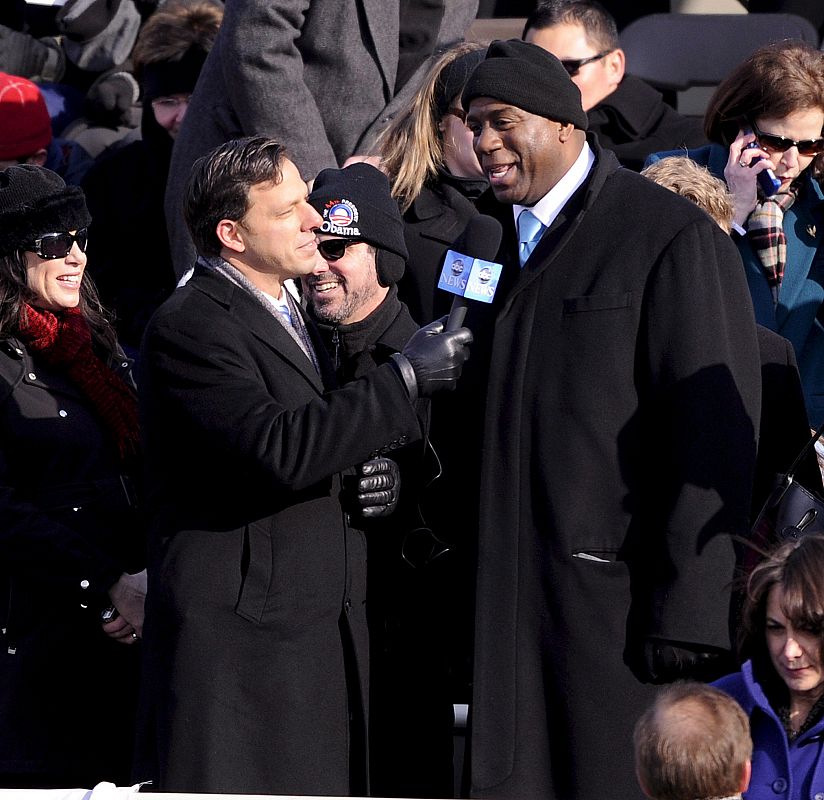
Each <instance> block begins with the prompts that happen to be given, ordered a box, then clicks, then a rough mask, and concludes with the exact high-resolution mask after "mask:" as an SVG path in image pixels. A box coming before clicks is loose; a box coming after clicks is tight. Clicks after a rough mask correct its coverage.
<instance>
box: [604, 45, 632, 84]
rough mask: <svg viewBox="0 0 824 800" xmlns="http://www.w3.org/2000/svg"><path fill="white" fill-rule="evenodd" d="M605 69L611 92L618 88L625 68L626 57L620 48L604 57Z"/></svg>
mask: <svg viewBox="0 0 824 800" xmlns="http://www.w3.org/2000/svg"><path fill="white" fill-rule="evenodd" d="M604 61H605V62H606V68H607V79H608V80H609V85H610V86H611V87H612V89H613V91H614V90H615V89H617V88H618V84H619V83H621V81H622V80H624V71H625V70H626V67H627V57H626V56H625V55H624V51H623V50H621V48H620V47H619V48H617V49H616V50H613V51H612V52H611V53H607V55H605V56H604Z"/></svg>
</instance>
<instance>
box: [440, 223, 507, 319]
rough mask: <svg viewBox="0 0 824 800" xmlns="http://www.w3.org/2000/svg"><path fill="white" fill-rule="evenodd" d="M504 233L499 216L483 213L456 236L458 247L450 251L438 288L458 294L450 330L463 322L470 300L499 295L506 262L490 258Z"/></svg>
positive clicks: (453, 304) (485, 301)
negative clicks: (498, 289)
mask: <svg viewBox="0 0 824 800" xmlns="http://www.w3.org/2000/svg"><path fill="white" fill-rule="evenodd" d="M502 236H503V229H502V228H501V223H500V222H498V220H496V219H495V218H493V217H490V216H487V215H486V214H479V215H478V216H477V217H473V218H472V219H471V220H469V222H468V223H467V225H466V228H464V231H463V233H462V234H461V235H460V236H459V237H458V238H457V239H456V240H455V242H454V243H453V245H452V246H453V247H454V248H455V249H454V250H447V251H446V256H444V262H443V269H442V270H441V276H440V278H439V280H438V288H439V289H443V290H444V291H446V292H451V293H452V294H454V295H455V298H454V299H453V301H452V308H451V309H450V311H449V319H448V320H447V322H446V330H448V331H455V330H457V329H458V328H460V327H461V325H463V321H464V317H466V310H467V308H468V307H469V303H468V302H467V300H478V301H480V302H482V303H491V302H492V299H493V298H494V297H495V291H496V290H497V288H498V281H499V280H500V277H501V270H502V269H503V266H502V265H501V264H496V263H495V262H494V261H490V260H489V259H492V258H495V255H496V254H497V252H498V248H499V247H500V246H501V237H502Z"/></svg>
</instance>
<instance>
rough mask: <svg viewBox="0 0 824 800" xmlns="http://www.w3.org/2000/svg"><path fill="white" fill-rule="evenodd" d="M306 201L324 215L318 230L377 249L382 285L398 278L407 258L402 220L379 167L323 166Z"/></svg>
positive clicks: (364, 164)
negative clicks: (355, 240) (359, 241)
mask: <svg viewBox="0 0 824 800" xmlns="http://www.w3.org/2000/svg"><path fill="white" fill-rule="evenodd" d="M309 202H310V203H311V204H312V206H313V207H314V209H315V210H316V211H317V212H318V213H319V214H320V215H321V216H322V217H323V223H322V225H321V227H320V231H321V233H328V234H329V235H331V236H341V237H343V238H346V239H359V240H361V241H364V242H368V243H369V244H371V245H372V246H373V247H376V248H377V249H378V254H377V270H378V281H379V282H380V284H381V286H391V285H392V284H393V283H397V282H398V281H399V280H400V279H401V276H402V275H403V270H404V266H405V264H406V260H407V259H408V258H409V253H408V252H407V250H406V243H405V242H404V238H403V219H402V218H401V212H400V209H399V208H398V204H397V203H396V202H395V201H394V200H393V199H392V195H391V194H390V190H389V180H388V178H387V177H386V175H384V174H383V173H382V172H381V171H380V170H379V169H377V168H375V167H373V166H372V165H371V164H366V163H364V162H357V163H355V164H351V165H350V166H348V167H345V168H344V169H325V170H323V171H322V172H321V173H320V174H319V175H318V177H317V178H315V183H314V184H313V187H312V193H311V194H310V195H309Z"/></svg>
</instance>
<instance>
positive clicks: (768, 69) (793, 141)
mask: <svg viewBox="0 0 824 800" xmlns="http://www.w3.org/2000/svg"><path fill="white" fill-rule="evenodd" d="M823 127H824V53H822V52H821V51H819V50H816V49H815V48H813V47H811V46H810V45H808V44H805V43H803V42H799V41H783V42H778V43H775V44H772V45H768V46H765V47H762V48H760V49H758V50H756V51H755V52H754V53H753V54H752V55H751V56H750V57H749V58H748V59H747V60H746V61H744V62H743V63H742V64H741V65H740V66H738V67H737V68H736V69H735V70H733V72H732V73H731V74H730V75H729V76H728V77H727V78H726V79H725V80H724V81H723V82H722V83H721V84H720V85H719V86H718V88H717V90H716V91H715V93H714V95H713V97H712V99H711V100H710V102H709V105H708V107H707V111H706V115H705V118H704V129H705V132H706V134H707V138H709V139H710V141H711V142H713V144H711V145H708V146H706V147H702V148H699V149H697V150H690V151H689V153H688V154H689V156H690V157H691V158H693V159H694V160H695V161H697V162H699V163H700V164H703V165H704V166H706V167H708V168H709V170H710V172H712V173H713V174H714V175H716V176H717V177H720V178H723V179H724V180H725V181H726V183H727V186H728V187H729V190H730V192H731V194H732V197H733V202H734V205H735V216H734V229H735V233H734V234H733V235H734V238H735V240H736V243H737V244H738V248H739V251H740V253H741V257H742V259H743V261H744V269H745V270H746V275H747V282H748V284H749V288H750V294H751V295H752V299H753V305H754V306H755V315H756V319H757V321H758V322H759V323H761V324H762V325H764V326H765V327H767V328H770V329H771V330H774V331H776V332H778V333H780V334H781V335H782V336H784V337H785V338H787V339H789V340H790V342H792V344H793V347H794V349H795V354H796V357H797V359H798V367H799V372H800V373H801V380H802V384H803V387H804V395H805V401H806V405H807V413H808V415H809V417H810V422H811V423H812V424H813V425H817V424H818V423H820V422H822V421H824V309H822V303H824V255H822V254H821V253H820V244H821V242H822V237H824V214H823V213H822V210H824V206H822V200H824V193H823V192H822V185H821V176H822V167H824V137H823V136H822V128H823ZM676 154H677V153H675V152H671V153H657V154H655V155H654V156H652V157H651V158H650V159H649V162H653V161H657V160H659V159H660V158H663V157H665V156H667V155H676ZM680 155H683V152H681V153H680ZM768 171H769V173H768ZM773 176H774V178H775V181H774V182H771V178H772V177H773ZM770 184H772V185H770Z"/></svg>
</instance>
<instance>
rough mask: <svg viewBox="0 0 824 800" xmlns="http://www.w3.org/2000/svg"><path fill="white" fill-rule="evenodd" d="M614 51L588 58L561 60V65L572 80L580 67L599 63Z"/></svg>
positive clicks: (605, 51) (606, 51)
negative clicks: (595, 62)
mask: <svg viewBox="0 0 824 800" xmlns="http://www.w3.org/2000/svg"><path fill="white" fill-rule="evenodd" d="M614 49H615V48H611V49H610V50H604V51H603V52H601V53H598V54H596V55H594V56H589V57H588V58H562V59H561V65H562V66H563V68H564V69H565V70H566V71H567V74H568V75H569V77H570V78H574V77H575V76H576V75H577V74H578V73H579V72H580V70H581V67H585V66H586V65H587V64H591V63H592V62H593V61H599V60H600V59H602V58H603V57H604V56H608V55H609V54H610V53H611V52H612V51H613V50H614Z"/></svg>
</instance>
